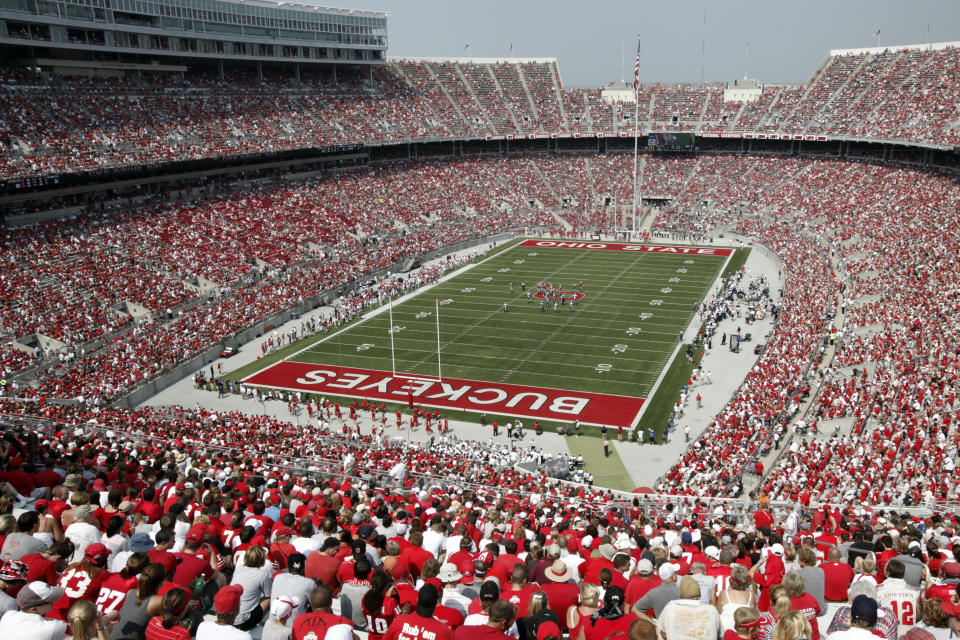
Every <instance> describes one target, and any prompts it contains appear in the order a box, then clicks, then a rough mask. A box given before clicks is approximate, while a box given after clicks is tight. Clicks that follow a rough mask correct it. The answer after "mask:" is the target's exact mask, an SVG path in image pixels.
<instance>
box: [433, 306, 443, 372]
mask: <svg viewBox="0 0 960 640" xmlns="http://www.w3.org/2000/svg"><path fill="white" fill-rule="evenodd" d="M435 302H436V305H437V377H438V378H440V382H443V371H442V370H441V369H440V300H439V299H437V300H435Z"/></svg>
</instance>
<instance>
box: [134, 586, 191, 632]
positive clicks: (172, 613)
mask: <svg viewBox="0 0 960 640" xmlns="http://www.w3.org/2000/svg"><path fill="white" fill-rule="evenodd" d="M189 601H190V600H189V598H188V597H187V592H186V591H185V590H183V589H171V590H170V591H168V592H167V593H166V594H164V596H163V600H162V601H161V603H162V606H163V614H162V615H159V616H154V617H152V618H150V622H148V623H147V628H146V629H145V631H144V637H145V639H146V640H190V632H189V631H187V629H186V627H184V626H183V625H181V624H180V620H181V619H183V614H184V613H186V611H187V603H188V602H189Z"/></svg>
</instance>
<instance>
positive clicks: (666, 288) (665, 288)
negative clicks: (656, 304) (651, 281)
mask: <svg viewBox="0 0 960 640" xmlns="http://www.w3.org/2000/svg"><path fill="white" fill-rule="evenodd" d="M671 291H673V289H671V288H670V287H664V288H663V289H660V293H670V292H671Z"/></svg>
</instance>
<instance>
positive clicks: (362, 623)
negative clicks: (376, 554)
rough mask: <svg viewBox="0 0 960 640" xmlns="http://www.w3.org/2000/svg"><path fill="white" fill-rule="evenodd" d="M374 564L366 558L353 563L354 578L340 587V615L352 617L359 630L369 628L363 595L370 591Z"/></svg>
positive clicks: (355, 626)
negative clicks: (364, 611)
mask: <svg viewBox="0 0 960 640" xmlns="http://www.w3.org/2000/svg"><path fill="white" fill-rule="evenodd" d="M371 571H373V566H372V565H371V564H370V561H369V560H367V559H366V558H360V559H359V560H357V561H356V562H354V563H353V580H349V581H347V582H344V583H343V586H342V587H341V588H340V615H342V616H343V617H344V618H350V620H352V621H353V626H354V628H356V629H357V630H359V631H363V630H364V629H366V628H367V618H366V617H365V616H364V615H363V596H365V595H366V594H367V591H370V580H368V578H369V577H370V572H371Z"/></svg>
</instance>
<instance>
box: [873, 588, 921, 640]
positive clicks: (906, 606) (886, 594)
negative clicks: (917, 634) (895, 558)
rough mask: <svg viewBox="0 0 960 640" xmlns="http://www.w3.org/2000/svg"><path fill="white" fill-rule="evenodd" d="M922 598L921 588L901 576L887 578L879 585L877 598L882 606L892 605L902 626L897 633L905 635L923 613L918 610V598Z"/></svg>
mask: <svg viewBox="0 0 960 640" xmlns="http://www.w3.org/2000/svg"><path fill="white" fill-rule="evenodd" d="M919 598H920V590H919V589H914V588H913V587H911V586H910V585H908V584H907V583H906V582H905V581H904V580H902V579H900V578H887V579H886V580H884V581H883V584H881V585H880V586H879V587H877V599H878V600H879V601H880V606H884V607H890V608H891V609H893V613H894V615H895V616H897V622H899V623H900V626H899V627H898V628H897V634H899V635H901V636H902V635H903V634H905V633H907V632H908V631H910V629H912V628H913V626H914V625H915V624H917V618H918V617H920V615H921V614H922V612H921V611H918V610H917V600H919Z"/></svg>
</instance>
